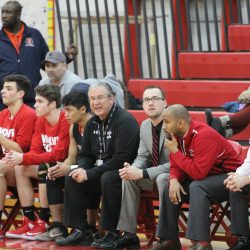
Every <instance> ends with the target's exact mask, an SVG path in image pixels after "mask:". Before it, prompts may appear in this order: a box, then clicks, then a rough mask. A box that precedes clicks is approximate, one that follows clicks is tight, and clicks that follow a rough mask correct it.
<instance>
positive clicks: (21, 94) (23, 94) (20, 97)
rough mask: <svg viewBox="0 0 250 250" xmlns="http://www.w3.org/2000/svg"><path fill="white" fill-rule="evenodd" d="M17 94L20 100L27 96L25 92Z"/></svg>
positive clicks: (21, 91)
mask: <svg viewBox="0 0 250 250" xmlns="http://www.w3.org/2000/svg"><path fill="white" fill-rule="evenodd" d="M17 94H18V98H19V99H23V97H24V96H25V92H24V91H23V90H19V91H18V92H17Z"/></svg>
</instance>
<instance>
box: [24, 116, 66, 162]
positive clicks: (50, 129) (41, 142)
mask: <svg viewBox="0 0 250 250" xmlns="http://www.w3.org/2000/svg"><path fill="white" fill-rule="evenodd" d="M69 126H70V125H69V123H68V122H67V120H66V119H65V116H64V112H63V111H61V113H60V117H59V120H58V122H57V123H56V124H55V125H53V126H51V125H50V124H49V123H48V121H47V119H46V118H45V117H38V118H37V121H36V125H35V133H34V135H33V137H32V143H31V147H30V151H29V152H28V153H25V154H23V162H22V164H24V165H31V164H40V163H45V162H46V163H56V162H57V161H58V162H62V161H64V160H65V158H67V155H68V149H69Z"/></svg>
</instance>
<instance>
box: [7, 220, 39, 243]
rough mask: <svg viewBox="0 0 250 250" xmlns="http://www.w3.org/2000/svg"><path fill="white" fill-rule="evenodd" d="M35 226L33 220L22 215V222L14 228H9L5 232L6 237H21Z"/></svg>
mask: <svg viewBox="0 0 250 250" xmlns="http://www.w3.org/2000/svg"><path fill="white" fill-rule="evenodd" d="M34 227H35V221H32V220H29V219H28V218H27V217H25V216H24V217H23V224H22V225H21V226H20V227H19V228H17V229H14V230H9V231H7V232H6V234H5V237H6V238H14V239H21V238H22V236H23V235H24V234H26V233H27V232H29V231H30V230H31V229H32V228H34Z"/></svg>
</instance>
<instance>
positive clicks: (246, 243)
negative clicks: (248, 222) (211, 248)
mask: <svg viewBox="0 0 250 250" xmlns="http://www.w3.org/2000/svg"><path fill="white" fill-rule="evenodd" d="M249 249H250V239H249V238H248V237H244V236H241V237H240V238H239V240H238V241H237V242H236V243H235V244H234V245H233V246H232V247H230V248H228V250H249Z"/></svg>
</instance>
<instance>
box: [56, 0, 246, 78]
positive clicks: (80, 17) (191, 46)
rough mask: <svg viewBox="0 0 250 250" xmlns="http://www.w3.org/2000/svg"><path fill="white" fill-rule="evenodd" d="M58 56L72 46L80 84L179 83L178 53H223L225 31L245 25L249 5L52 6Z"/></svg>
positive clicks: (161, 0)
mask: <svg viewBox="0 0 250 250" xmlns="http://www.w3.org/2000/svg"><path fill="white" fill-rule="evenodd" d="M55 3H56V4H55V6H56V13H57V14H56V17H57V27H58V31H59V35H58V36H59V37H60V43H61V47H62V50H63V51H65V44H69V43H71V42H75V43H77V44H78V47H79V50H80V53H79V55H78V57H77V59H75V60H74V64H73V65H74V71H75V72H76V73H78V74H79V75H80V76H82V78H91V77H95V78H102V77H104V76H105V75H106V74H108V73H113V74H114V75H116V76H117V77H118V78H120V79H122V80H123V81H124V82H126V81H127V80H128V79H129V78H151V79H153V78H158V79H173V78H177V77H178V72H177V73H176V71H178V67H176V65H177V54H178V52H179V51H228V40H227V29H228V25H229V24H232V23H239V24H249V23H250V4H249V0H95V1H93V0H91V1H90V0H81V1H80V0H71V1H69V0H55Z"/></svg>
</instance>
